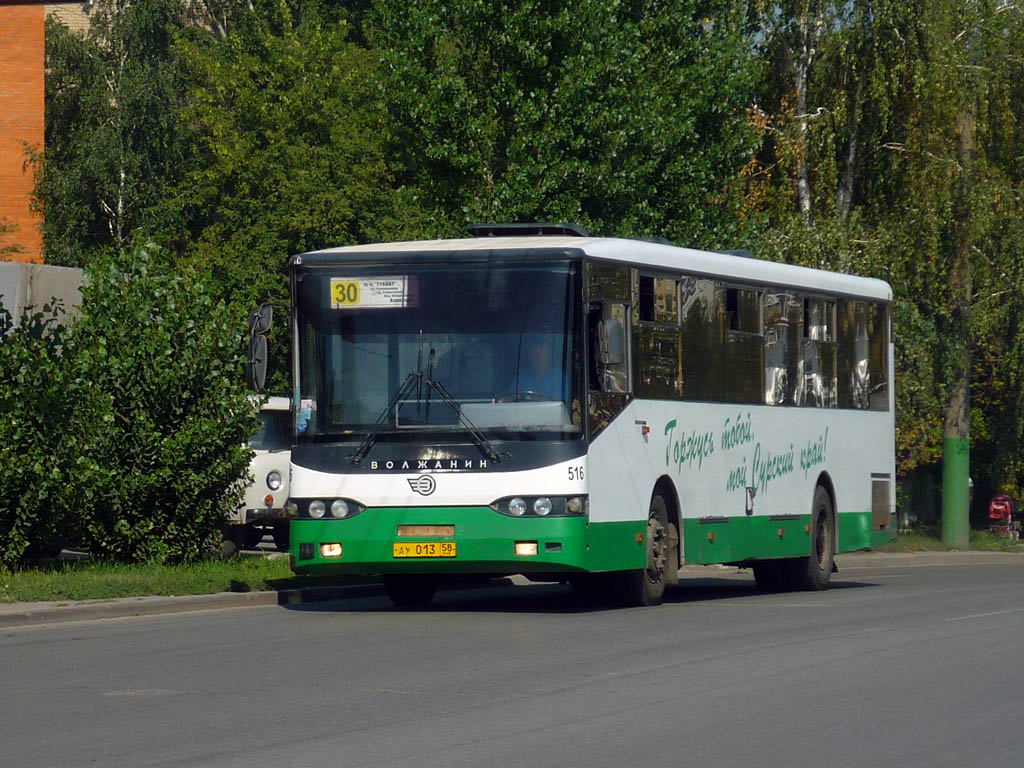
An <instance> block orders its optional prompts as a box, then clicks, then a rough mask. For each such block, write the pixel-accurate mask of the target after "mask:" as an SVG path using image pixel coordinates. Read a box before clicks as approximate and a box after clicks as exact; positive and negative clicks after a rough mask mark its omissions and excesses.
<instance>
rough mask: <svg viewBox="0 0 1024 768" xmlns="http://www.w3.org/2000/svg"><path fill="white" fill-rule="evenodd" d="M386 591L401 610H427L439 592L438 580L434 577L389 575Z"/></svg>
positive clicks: (385, 581)
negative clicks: (435, 594)
mask: <svg viewBox="0 0 1024 768" xmlns="http://www.w3.org/2000/svg"><path fill="white" fill-rule="evenodd" d="M384 589H385V590H387V593H388V597H389V598H391V602H392V603H394V604H395V605H396V606H397V607H399V608H426V607H427V606H428V605H430V602H431V601H432V600H433V599H434V593H436V592H437V579H436V578H434V577H433V576H415V575H409V574H404V573H403V574H388V575H386V576H385V577H384Z"/></svg>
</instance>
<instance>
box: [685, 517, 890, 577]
mask: <svg viewBox="0 0 1024 768" xmlns="http://www.w3.org/2000/svg"><path fill="white" fill-rule="evenodd" d="M838 522H839V543H838V546H837V547H836V550H837V551H838V552H852V551H855V550H860V549H866V548H869V547H877V546H880V545H881V544H884V543H885V542H886V541H888V540H889V539H891V538H892V534H890V533H885V532H881V533H880V532H877V531H876V532H872V530H871V513H870V512H843V513H840V515H839V521H838ZM810 524H811V516H810V515H793V516H789V515H786V516H774V517H769V516H754V517H722V518H708V519H704V520H697V519H693V518H687V519H686V520H684V521H683V550H684V555H685V560H686V563H687V564H691V565H706V564H711V563H736V562H741V561H744V560H762V559H770V558H776V557H803V556H806V555H807V554H809V552H810V546H811V540H810V532H809V531H808V526H810Z"/></svg>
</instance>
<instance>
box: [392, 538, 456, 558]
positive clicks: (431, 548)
mask: <svg viewBox="0 0 1024 768" xmlns="http://www.w3.org/2000/svg"><path fill="white" fill-rule="evenodd" d="M393 546H394V555H395V557H455V542H454V541H396V542H394V545H393Z"/></svg>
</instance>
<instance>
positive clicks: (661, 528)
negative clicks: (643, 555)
mask: <svg viewBox="0 0 1024 768" xmlns="http://www.w3.org/2000/svg"><path fill="white" fill-rule="evenodd" d="M645 541H646V544H647V565H646V567H644V568H643V570H640V571H627V572H626V573H623V574H622V575H621V576H620V579H619V587H620V589H619V592H620V597H621V598H622V602H624V603H625V604H626V605H661V602H662V600H663V599H664V595H665V571H666V570H667V569H668V562H669V557H672V556H674V553H673V552H672V546H671V530H670V528H669V522H668V504H666V503H665V498H664V497H663V496H662V495H661V493H659V492H658V491H655V492H654V496H652V497H651V508H650V512H649V513H648V515H647V536H646V539H645Z"/></svg>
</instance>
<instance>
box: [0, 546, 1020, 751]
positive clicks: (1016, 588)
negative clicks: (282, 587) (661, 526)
mask: <svg viewBox="0 0 1024 768" xmlns="http://www.w3.org/2000/svg"><path fill="white" fill-rule="evenodd" d="M1022 560H1024V558H1022ZM695 573H697V574H698V575H697V578H695V579H691V580H690V581H689V582H688V583H687V585H686V586H685V587H682V588H679V589H675V590H671V591H670V592H669V594H668V600H667V603H666V604H665V605H663V606H661V607H660V608H653V609H616V608H608V607H603V606H600V605H595V604H593V603H590V602H588V601H586V600H584V599H581V598H579V597H577V596H576V595H574V594H573V593H571V592H570V591H568V590H567V589H566V588H564V587H558V586H546V585H541V586H526V587H523V586H517V587H504V588H494V589H475V590H461V591H449V592H443V593H441V594H439V596H438V599H437V601H436V604H435V607H434V609H433V610H430V611H425V612H399V611H395V610H393V609H392V608H391V607H390V605H389V603H388V602H387V601H386V599H384V598H378V597H372V598H362V599H357V600H356V599H353V600H345V601H337V602H332V603H319V604H310V605H300V606H293V607H278V606H267V607H259V608H237V609H231V610H220V611H205V612H196V613H186V614H175V615H167V616H156V617H140V618H129V619H113V620H105V621H91V622H77V623H70V624H56V625H52V626H42V627H20V628H10V629H5V630H3V632H2V634H0V691H2V693H3V703H2V705H0V765H3V766H5V767H6V766H122V765H123V766H170V765H174V766H179V765H185V766H327V765H331V766H344V767H345V768H356V767H361V766H410V767H411V766H416V767H420V766H484V765H486V766H559V768H569V767H571V766H586V767H587V768H594V767H595V766H615V767H616V768H624V767H630V766H665V767H666V768H667V767H669V766H672V767H673V768H675V767H677V766H696V765H714V766H726V767H728V766H737V767H740V766H744V767H745V766H759V767H760V766H804V765H821V766H829V768H832V767H833V766H858V767H861V766H890V765H891V766H901V768H907V767H910V766H928V768H936V767H937V766H951V767H952V766H956V768H962V767H963V766H986V767H987V766H992V767H998V766H1008V767H1009V766H1013V768H1017V767H1018V766H1020V765H1022V764H1024V564H1018V565H1008V564H995V563H992V564H965V565H944V566H932V565H925V566H915V565H914V564H912V563H897V564H891V565H885V564H882V565H868V566H864V567H856V568H844V569H843V571H842V572H841V573H839V574H837V575H836V576H834V586H833V588H832V589H831V590H829V591H827V592H823V593H806V592H803V593H790V594H761V593H758V592H757V591H756V590H755V589H754V587H753V579H752V578H751V577H750V576H749V574H740V573H737V572H735V571H732V570H725V569H714V570H712V569H702V570H700V569H698V570H696V571H695Z"/></svg>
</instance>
